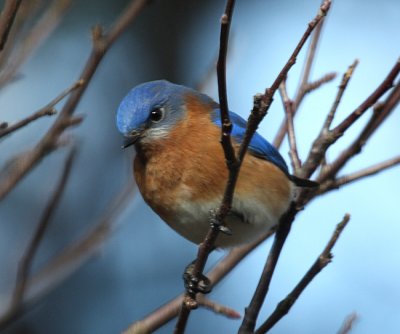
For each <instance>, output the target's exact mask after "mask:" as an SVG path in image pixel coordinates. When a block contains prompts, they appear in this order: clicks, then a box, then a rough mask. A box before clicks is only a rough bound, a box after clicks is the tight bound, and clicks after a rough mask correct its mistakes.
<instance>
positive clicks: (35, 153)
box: [0, 0, 149, 199]
mask: <svg viewBox="0 0 400 334" xmlns="http://www.w3.org/2000/svg"><path fill="white" fill-rule="evenodd" d="M148 2H149V0H134V1H132V2H131V3H130V5H129V6H128V8H127V9H126V10H125V11H124V12H123V14H122V15H121V16H120V18H119V19H118V20H117V21H116V22H115V24H114V25H113V28H112V29H111V31H110V33H109V34H106V35H103V33H102V31H101V29H100V27H96V28H94V29H93V48H92V52H91V54H90V56H89V58H88V60H87V62H86V64H85V66H84V69H83V71H82V74H81V76H80V79H82V80H83V84H82V85H81V86H80V87H79V88H77V89H76V90H75V91H73V92H72V93H71V94H70V95H69V97H68V99H67V101H66V103H65V105H64V107H63V108H62V110H61V112H60V113H59V116H58V117H57V119H56V120H55V122H54V124H53V126H52V127H51V128H50V129H49V130H48V132H47V133H46V134H45V135H44V136H43V138H42V139H41V140H40V141H39V143H38V144H37V145H36V146H35V147H34V148H33V149H32V150H30V151H28V152H25V153H23V154H20V155H19V156H17V157H16V158H14V160H13V162H12V163H11V166H10V165H9V167H11V168H5V169H3V170H2V171H1V174H0V176H1V181H0V182H1V183H0V199H2V198H4V197H5V196H6V195H7V194H8V193H9V192H10V191H11V189H13V187H14V186H15V185H16V184H17V183H18V182H19V181H20V180H21V179H22V178H23V177H24V176H25V175H26V174H27V173H28V172H29V171H30V170H31V169H32V168H33V167H35V166H36V165H37V164H38V163H39V161H41V160H42V159H43V158H44V157H45V156H47V155H48V154H49V153H50V152H52V151H53V150H54V149H55V148H56V146H55V145H56V142H57V139H58V138H59V136H60V135H61V134H62V133H63V132H64V130H65V129H66V124H67V123H66V119H68V118H70V117H71V115H72V114H73V113H74V111H75V109H76V107H77V105H78V103H79V101H80V99H81V97H82V95H83V93H84V92H85V91H86V88H87V86H88V84H89V82H90V80H91V79H92V76H93V74H94V73H95V71H96V70H97V67H98V65H99V63H100V61H101V60H102V59H103V56H104V55H105V54H106V52H107V50H108V49H109V48H110V47H111V46H112V44H113V42H114V41H115V40H116V39H117V38H118V37H119V36H120V35H121V33H122V32H123V31H124V30H125V29H126V28H127V27H128V25H129V24H130V23H131V22H132V21H133V20H134V19H135V18H136V17H137V15H138V14H139V13H140V12H141V10H142V9H143V8H144V6H145V5H146V4H147V3H148Z"/></svg>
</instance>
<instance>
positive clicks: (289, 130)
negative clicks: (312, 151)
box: [279, 80, 301, 175]
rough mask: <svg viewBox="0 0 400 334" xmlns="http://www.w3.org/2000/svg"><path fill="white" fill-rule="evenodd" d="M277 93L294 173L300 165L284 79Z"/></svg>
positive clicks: (289, 100)
mask: <svg viewBox="0 0 400 334" xmlns="http://www.w3.org/2000/svg"><path fill="white" fill-rule="evenodd" d="M279 93H280V95H281V98H282V102H283V106H284V109H285V115H286V124H287V134H288V138H289V147H290V151H289V155H290V161H291V163H292V168H293V173H294V174H295V175H296V174H297V172H298V170H299V169H300V167H301V162H300V158H299V153H298V151H297V143H296V135H295V132H294V124H293V101H292V100H291V99H290V98H289V96H288V93H287V89H286V80H283V81H282V82H281V84H280V86H279Z"/></svg>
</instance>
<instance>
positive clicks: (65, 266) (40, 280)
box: [0, 184, 135, 330]
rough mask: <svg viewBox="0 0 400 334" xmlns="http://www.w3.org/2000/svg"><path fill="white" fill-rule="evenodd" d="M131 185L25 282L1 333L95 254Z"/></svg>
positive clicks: (1, 323) (0, 326)
mask: <svg viewBox="0 0 400 334" xmlns="http://www.w3.org/2000/svg"><path fill="white" fill-rule="evenodd" d="M134 190H135V185H134V184H128V185H127V186H126V187H125V188H123V189H122V190H121V191H120V192H119V193H118V194H117V195H116V196H115V198H113V199H112V201H111V202H110V204H109V206H108V207H107V208H106V210H105V212H104V214H102V215H100V218H99V222H98V223H97V224H96V225H95V226H94V227H93V228H92V229H91V230H90V231H88V232H87V233H86V234H85V235H84V236H83V237H82V238H81V239H80V240H77V241H75V242H74V243H73V244H72V245H71V246H69V247H68V248H66V249H65V250H63V251H62V252H61V253H60V254H59V255H57V256H56V257H55V258H54V259H53V260H52V261H51V262H50V263H48V264H47V265H46V266H45V267H44V268H43V269H41V270H40V271H39V272H38V273H37V274H34V275H32V277H31V278H29V280H28V281H27V283H26V288H25V294H24V297H23V300H22V303H20V304H18V307H17V308H12V309H10V310H9V311H7V312H6V313H4V314H1V315H0V330H1V329H3V328H5V327H6V326H7V325H9V324H10V323H11V322H12V321H14V320H15V319H17V318H18V317H19V316H21V315H22V314H23V312H24V311H26V310H27V306H31V305H32V304H34V303H35V302H37V301H38V300H39V299H40V298H41V297H43V296H44V295H46V294H48V293H49V292H50V291H52V290H53V289H54V288H55V287H56V286H58V285H59V284H61V282H63V281H64V280H65V279H66V278H68V277H69V276H70V275H72V274H73V273H74V272H76V270H78V269H79V268H80V267H81V266H82V265H83V264H85V263H86V262H87V261H88V260H89V259H91V258H92V257H93V256H94V255H96V254H97V253H98V251H99V249H100V248H101V247H102V246H103V245H104V243H105V242H106V241H107V239H108V237H109V236H110V235H111V233H112V231H113V229H114V228H115V225H116V222H117V220H116V218H117V217H118V214H119V213H120V212H121V211H122V209H123V208H124V207H125V206H126V204H127V203H128V199H129V200H130V199H131V197H132V193H133V192H134Z"/></svg>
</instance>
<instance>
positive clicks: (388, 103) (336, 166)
mask: <svg viewBox="0 0 400 334" xmlns="http://www.w3.org/2000/svg"><path fill="white" fill-rule="evenodd" d="M399 102H400V81H399V82H398V83H397V84H396V85H395V87H394V88H393V89H392V90H391V92H390V94H389V95H388V96H387V98H386V99H385V101H384V102H382V103H380V104H378V107H377V108H374V111H373V114H372V116H371V117H370V119H369V121H368V122H367V124H366V125H365V126H364V128H363V130H362V131H361V133H360V134H359V136H358V137H357V138H356V139H355V140H354V141H353V142H352V143H351V144H350V145H349V146H348V147H347V148H346V149H345V150H343V151H342V152H341V153H340V154H339V156H338V157H337V158H336V159H335V160H334V161H333V162H332V163H330V164H329V165H326V166H325V167H324V168H323V169H322V170H321V173H320V175H319V176H318V180H319V182H321V183H323V182H326V181H328V180H332V179H333V178H334V177H335V176H336V175H337V173H338V172H339V171H340V170H341V169H342V168H343V166H344V165H346V163H347V162H348V161H349V160H350V159H351V158H353V157H354V156H355V155H357V154H359V153H360V152H361V150H362V148H363V147H364V146H365V144H366V143H367V141H368V139H369V138H370V137H371V136H372V135H373V134H374V133H375V131H376V129H377V128H378V127H379V126H380V125H381V124H382V123H383V122H384V121H385V120H386V119H387V118H388V116H389V115H390V114H391V113H392V111H393V110H394V109H395V108H396V106H397V105H398V103H399Z"/></svg>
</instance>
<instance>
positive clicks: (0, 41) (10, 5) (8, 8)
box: [0, 0, 21, 52]
mask: <svg viewBox="0 0 400 334" xmlns="http://www.w3.org/2000/svg"><path fill="white" fill-rule="evenodd" d="M20 5H21V0H5V3H4V7H3V10H2V11H1V15H0V52H1V51H3V49H4V45H5V44H6V42H7V39H8V35H9V33H10V30H11V27H12V25H13V23H14V19H15V17H16V15H17V12H18V8H19V6H20Z"/></svg>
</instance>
